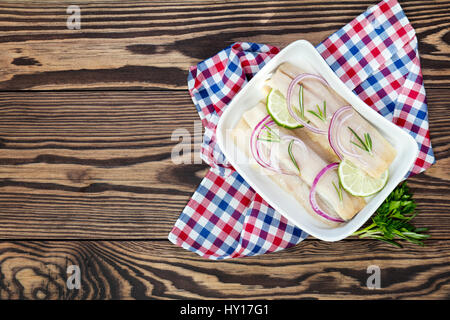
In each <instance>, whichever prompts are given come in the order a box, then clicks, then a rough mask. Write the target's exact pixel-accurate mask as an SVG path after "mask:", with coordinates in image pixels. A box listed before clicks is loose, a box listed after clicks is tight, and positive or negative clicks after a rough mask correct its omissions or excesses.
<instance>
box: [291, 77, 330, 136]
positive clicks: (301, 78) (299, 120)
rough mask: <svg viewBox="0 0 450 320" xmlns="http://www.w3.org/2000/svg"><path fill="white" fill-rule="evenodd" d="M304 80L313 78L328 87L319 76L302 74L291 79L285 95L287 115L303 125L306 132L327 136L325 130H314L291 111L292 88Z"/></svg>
mask: <svg viewBox="0 0 450 320" xmlns="http://www.w3.org/2000/svg"><path fill="white" fill-rule="evenodd" d="M305 78H313V79H316V80H319V81H320V82H322V83H323V84H324V85H326V86H327V87H328V86H329V85H328V82H327V81H326V80H325V79H324V78H322V77H321V76H318V75H315V74H311V73H303V74H300V75H298V76H296V77H295V78H294V79H292V81H291V83H290V84H289V87H288V91H287V95H286V102H287V108H288V111H289V114H290V115H291V116H292V117H293V118H294V119H295V120H297V122H298V123H300V124H301V125H303V126H304V127H305V128H307V129H308V130H310V131H312V132H314V133H317V134H327V131H326V130H321V129H319V128H316V127H314V126H312V125H310V124H309V123H308V122H307V121H305V120H303V119H302V118H301V117H299V116H298V115H297V113H296V112H294V110H293V109H292V106H291V97H292V90H293V89H294V87H295V85H296V84H297V83H299V82H300V81H302V80H303V79H305Z"/></svg>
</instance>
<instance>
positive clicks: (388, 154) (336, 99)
mask: <svg viewBox="0 0 450 320" xmlns="http://www.w3.org/2000/svg"><path fill="white" fill-rule="evenodd" d="M277 72H281V73H284V74H285V75H287V76H288V77H289V79H291V80H292V79H293V78H294V77H295V76H297V75H298V74H301V73H304V71H303V70H302V69H301V68H299V67H297V66H294V65H292V64H291V63H283V64H281V65H280V66H279V67H278V69H277ZM277 72H275V74H274V75H276V74H277ZM278 77H279V78H281V79H283V77H282V76H279V75H278ZM284 81H285V80H284ZM303 85H304V90H305V91H304V96H305V97H304V99H305V101H306V99H311V100H312V101H314V99H317V97H319V96H320V97H322V99H324V100H326V102H327V119H331V116H332V115H333V113H334V112H336V110H338V109H339V108H340V107H343V106H346V105H349V104H348V102H346V101H345V100H344V99H343V98H342V97H341V96H340V95H338V94H337V93H336V92H335V91H334V90H333V89H332V88H328V87H326V86H324V85H323V84H321V83H320V82H318V81H315V82H314V83H312V82H311V81H309V80H308V79H305V81H304V82H303ZM286 90H287V89H286ZM308 96H311V97H308ZM313 97H316V98H313ZM328 113H329V114H328ZM353 114H354V115H353V117H352V118H351V120H349V121H348V122H346V123H345V124H344V125H345V126H346V127H351V128H352V129H353V130H355V131H356V132H357V133H358V135H359V136H360V137H364V134H365V133H368V134H369V135H370V137H371V140H372V151H371V153H369V152H366V151H363V150H360V149H359V148H358V147H356V146H355V145H354V144H353V143H352V142H351V141H353V142H355V143H358V141H357V139H356V137H355V136H354V135H353V134H352V132H351V131H350V130H349V129H347V130H346V129H345V128H344V129H343V130H340V140H341V141H342V144H343V147H345V148H346V149H347V150H349V151H350V152H351V153H353V154H356V155H358V156H352V155H349V154H343V157H344V158H347V159H348V160H350V161H351V162H352V163H354V164H355V165H357V166H358V167H359V168H361V169H362V170H363V171H365V172H366V173H367V174H369V175H370V176H372V177H374V178H379V177H380V176H381V175H382V174H383V173H384V172H385V171H386V170H388V168H389V166H390V165H391V163H392V162H393V161H394V159H395V157H396V155H397V152H396V150H395V149H394V148H393V147H392V145H391V144H390V143H389V142H388V141H387V140H386V139H385V138H384V137H383V136H382V135H381V134H380V132H379V131H378V130H377V129H376V128H374V127H373V126H372V125H371V124H370V123H369V122H368V121H367V120H365V119H364V118H363V117H362V116H361V115H359V114H358V112H356V110H354V109H353ZM308 119H310V118H309V117H308ZM328 122H329V120H328Z"/></svg>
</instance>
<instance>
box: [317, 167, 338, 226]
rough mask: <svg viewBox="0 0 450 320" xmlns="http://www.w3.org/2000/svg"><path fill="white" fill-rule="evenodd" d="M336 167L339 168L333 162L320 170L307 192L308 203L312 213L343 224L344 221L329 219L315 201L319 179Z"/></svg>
mask: <svg viewBox="0 0 450 320" xmlns="http://www.w3.org/2000/svg"><path fill="white" fill-rule="evenodd" d="M338 166H339V163H338V162H335V163H331V164H329V165H327V166H325V167H324V168H323V169H322V170H320V172H319V173H318V174H317V176H316V177H315V178H314V181H313V184H312V186H311V191H310V192H309V203H310V204H311V207H312V209H313V210H314V212H315V213H317V214H318V215H319V216H321V217H323V218H325V219H328V220H331V221H334V222H345V220H342V219H339V218H334V217H331V216H330V215H328V214H327V213H326V212H324V211H323V210H322V209H320V207H319V205H318V204H317V199H316V187H317V184H318V183H319V181H320V178H321V177H322V176H323V175H324V174H325V173H327V172H328V171H330V170H334V169H336V168H337V167H338Z"/></svg>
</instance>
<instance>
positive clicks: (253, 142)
mask: <svg viewBox="0 0 450 320" xmlns="http://www.w3.org/2000/svg"><path fill="white" fill-rule="evenodd" d="M270 121H271V117H270V115H267V116H265V117H264V118H263V119H262V120H261V121H260V122H259V123H258V124H257V125H256V127H255V129H254V130H253V132H252V135H251V137H250V150H251V152H252V156H253V158H254V159H255V160H256V162H257V163H258V164H259V165H260V166H262V167H264V168H267V169H271V170H274V168H272V166H271V165H270V164H269V163H267V162H265V161H264V160H263V159H262V158H261V155H260V153H259V148H258V138H259V135H260V133H261V129H262V128H263V127H264V126H265V125H267V123H268V122H270ZM274 171H277V172H278V170H274Z"/></svg>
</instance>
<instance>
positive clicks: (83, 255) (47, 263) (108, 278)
mask: <svg viewBox="0 0 450 320" xmlns="http://www.w3.org/2000/svg"><path fill="white" fill-rule="evenodd" d="M449 252H450V244H449V241H430V243H429V245H428V246H427V247H426V248H420V247H417V246H409V245H408V246H406V247H405V248H403V249H398V248H393V247H389V246H387V245H386V244H384V243H381V242H371V241H351V242H349V241H347V242H345V241H344V242H337V243H327V242H323V241H305V242H302V243H300V244H299V245H297V246H295V247H293V248H290V249H287V250H283V251H281V252H278V253H271V254H266V255H262V256H257V257H246V258H240V259H232V260H228V261H209V260H206V259H203V258H200V257H198V256H197V255H195V254H194V253H191V252H188V251H185V250H183V249H181V248H178V247H174V246H173V245H172V244H171V243H169V242H168V241H150V242H148V241H140V242H133V241H107V242H104V241H95V242H91V241H82V242H79V241H71V242H65V241H57V242H33V241H26V242H1V243H0V272H1V275H2V277H1V278H0V299H25V298H26V299H148V298H157V299H182V298H191V299H197V298H201V299H300V298H307V299H420V300H423V299H449V298H450V296H449V292H450V264H449V261H450V255H449ZM70 265H77V266H79V268H80V271H81V273H80V280H81V288H80V289H73V290H70V289H68V287H67V285H66V283H67V278H68V277H69V276H70V275H71V274H72V272H70V273H69V274H68V273H67V267H68V266H70ZM371 265H375V266H378V267H379V268H380V276H381V277H380V280H381V281H380V289H369V288H368V287H367V279H368V277H369V274H368V273H367V268H368V267H369V266H371Z"/></svg>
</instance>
